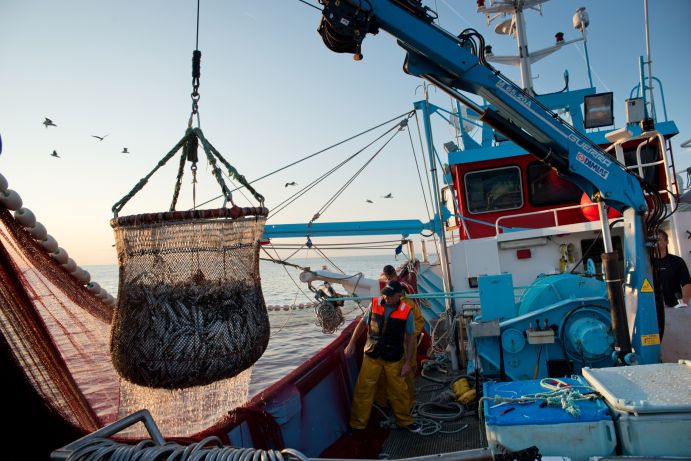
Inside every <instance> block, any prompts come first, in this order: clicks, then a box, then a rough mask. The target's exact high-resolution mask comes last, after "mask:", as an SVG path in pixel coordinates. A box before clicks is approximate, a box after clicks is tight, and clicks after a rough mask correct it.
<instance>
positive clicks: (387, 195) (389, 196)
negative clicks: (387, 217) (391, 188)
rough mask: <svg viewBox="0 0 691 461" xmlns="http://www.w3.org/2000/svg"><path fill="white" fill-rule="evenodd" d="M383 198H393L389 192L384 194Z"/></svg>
mask: <svg viewBox="0 0 691 461" xmlns="http://www.w3.org/2000/svg"><path fill="white" fill-rule="evenodd" d="M384 198H393V194H392V193H391V192H389V193H388V194H386V195H385V196H384Z"/></svg>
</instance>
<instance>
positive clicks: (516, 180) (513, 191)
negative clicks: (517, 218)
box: [464, 166, 523, 213]
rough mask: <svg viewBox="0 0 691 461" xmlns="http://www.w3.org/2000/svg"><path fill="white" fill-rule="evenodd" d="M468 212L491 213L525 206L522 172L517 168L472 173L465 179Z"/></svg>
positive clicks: (467, 174)
mask: <svg viewBox="0 0 691 461" xmlns="http://www.w3.org/2000/svg"><path fill="white" fill-rule="evenodd" d="M464 183H465V194H466V200H467V203H468V211H470V212H471V213H489V212H492V211H503V210H515V209H516V208H521V207H522V206H523V188H522V186H521V170H520V168H518V167H517V166H510V167H503V168H494V169H491V170H482V171H472V172H470V173H466V174H465V177H464Z"/></svg>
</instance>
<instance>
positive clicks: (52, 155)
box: [50, 151, 60, 158]
mask: <svg viewBox="0 0 691 461" xmlns="http://www.w3.org/2000/svg"><path fill="white" fill-rule="evenodd" d="M50 156H51V157H57V158H60V156H59V155H58V153H57V152H56V151H53V153H52V154H50Z"/></svg>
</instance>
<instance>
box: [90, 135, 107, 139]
mask: <svg viewBox="0 0 691 461" xmlns="http://www.w3.org/2000/svg"><path fill="white" fill-rule="evenodd" d="M106 136H108V135H107V134H104V135H103V136H96V135H95V134H92V135H91V137H92V138H96V139H98V140H99V141H103V140H104V139H105V138H106Z"/></svg>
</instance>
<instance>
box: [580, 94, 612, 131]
mask: <svg viewBox="0 0 691 461" xmlns="http://www.w3.org/2000/svg"><path fill="white" fill-rule="evenodd" d="M583 103H584V109H585V119H584V122H583V126H584V127H585V128H597V127H600V126H610V125H614V93H612V92H609V93H598V94H592V95H590V96H586V97H584V98H583Z"/></svg>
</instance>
